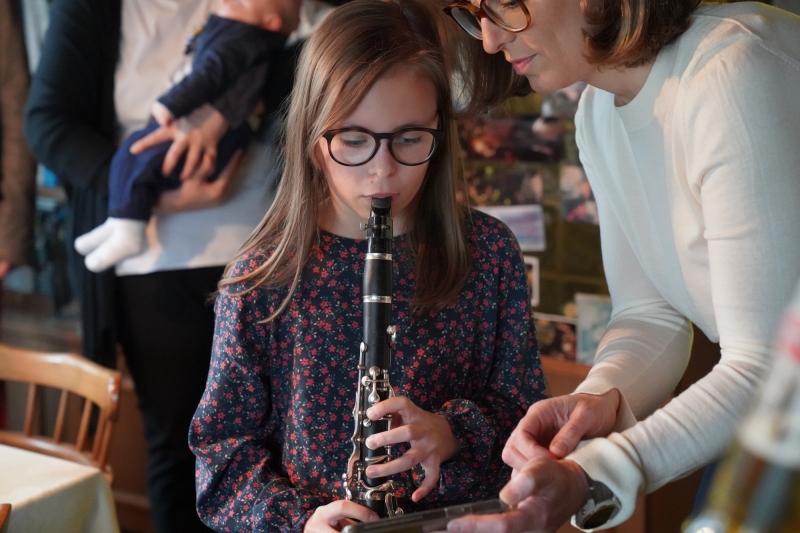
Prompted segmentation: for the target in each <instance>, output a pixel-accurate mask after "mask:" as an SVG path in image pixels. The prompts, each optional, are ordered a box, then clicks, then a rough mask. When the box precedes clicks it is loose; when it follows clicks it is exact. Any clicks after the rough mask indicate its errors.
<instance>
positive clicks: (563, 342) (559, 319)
mask: <svg viewBox="0 0 800 533" xmlns="http://www.w3.org/2000/svg"><path fill="white" fill-rule="evenodd" d="M533 325H534V327H535V328H536V338H537V340H538V341H539V355H542V356H546V357H555V358H556V359H563V360H565V361H575V356H576V345H575V340H576V339H575V328H576V325H575V319H573V318H569V317H566V316H561V315H549V314H545V313H533Z"/></svg>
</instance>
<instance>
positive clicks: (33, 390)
mask: <svg viewBox="0 0 800 533" xmlns="http://www.w3.org/2000/svg"><path fill="white" fill-rule="evenodd" d="M37 392H38V387H37V386H36V385H35V384H33V383H31V384H30V385H28V403H27V405H26V407H25V426H24V427H23V429H22V432H23V433H24V434H25V435H27V436H28V437H30V436H31V435H33V424H34V422H35V421H36V414H37V412H38V409H37V407H38V405H39V402H37V401H36V400H37V399H38V396H39V395H38V394H37Z"/></svg>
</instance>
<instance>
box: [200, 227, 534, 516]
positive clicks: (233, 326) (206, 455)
mask: <svg viewBox="0 0 800 533" xmlns="http://www.w3.org/2000/svg"><path fill="white" fill-rule="evenodd" d="M469 225H470V227H469V228H468V231H467V234H468V240H469V246H470V252H471V260H472V265H471V269H470V272H469V277H468V280H467V282H466V285H465V286H464V288H463V290H462V291H461V293H460V295H459V297H458V300H457V301H456V302H455V303H453V304H451V305H450V306H448V307H446V308H445V309H443V310H441V311H439V312H422V313H420V312H414V311H413V310H412V309H411V307H410V305H409V301H410V299H411V298H412V296H413V294H414V285H415V281H414V280H415V276H414V272H413V269H412V267H413V263H412V261H411V254H410V252H409V249H408V247H407V246H406V244H405V242H404V240H403V238H402V237H395V239H394V243H393V255H394V280H395V283H394V285H395V286H394V304H393V309H392V317H393V321H392V322H393V324H396V325H397V327H398V339H397V345H396V349H395V351H394V353H393V359H392V368H391V383H392V385H393V387H394V389H395V393H396V394H403V395H406V396H408V397H409V398H410V399H411V400H412V401H413V402H414V403H415V404H416V405H417V406H419V407H421V408H422V409H425V410H427V411H430V412H433V413H439V414H442V415H444V416H445V417H447V419H448V421H449V422H450V426H451V428H452V430H453V434H454V436H455V437H456V439H457V441H458V442H459V444H460V449H459V451H458V453H457V454H456V456H455V457H453V458H452V459H451V460H450V461H448V462H446V463H443V464H442V466H441V476H440V480H439V484H438V487H437V488H435V489H434V490H433V491H432V492H431V493H430V494H429V495H428V496H426V497H425V498H423V500H422V501H420V502H418V503H413V502H412V501H411V498H410V497H411V494H412V493H413V491H414V490H415V489H416V487H418V486H419V483H420V481H421V479H420V477H419V475H418V474H417V473H415V472H414V470H412V471H408V472H403V473H401V474H398V475H396V476H394V479H395V483H396V485H397V486H398V487H399V488H398V490H397V496H398V500H399V503H400V506H401V508H403V509H404V511H405V512H407V513H408V512H415V511H420V510H424V509H429V508H435V507H442V506H445V505H451V504H456V503H463V502H467V501H475V500H481V499H488V498H495V497H497V494H498V492H499V491H500V489H501V488H502V487H503V485H504V484H505V483H506V482H507V481H508V479H509V477H510V470H509V468H508V467H507V466H506V465H504V464H503V462H502V460H501V452H502V450H503V446H504V444H505V442H506V440H507V439H508V437H509V435H510V434H511V431H512V430H513V428H514V427H515V426H516V424H517V422H518V421H519V420H520V419H521V418H522V417H523V416H524V414H525V412H526V411H527V409H528V407H529V406H530V405H531V404H532V403H534V402H536V401H538V400H540V399H543V398H545V397H546V394H547V393H546V386H545V381H544V376H543V374H542V370H541V366H540V362H539V357H538V353H537V345H536V337H535V334H534V331H533V329H532V327H531V325H530V320H529V307H528V302H529V299H528V294H527V286H526V282H525V280H526V278H525V270H524V266H523V261H522V256H521V253H520V250H519V247H518V245H517V242H516V240H515V239H514V237H513V235H512V234H511V232H510V231H509V229H508V228H507V227H506V226H505V225H503V224H502V223H501V222H499V221H498V220H496V219H494V218H491V217H489V216H488V215H485V214H482V213H479V212H472V220H471V222H470V223H469ZM365 253H366V241H358V240H352V239H348V238H344V237H339V236H337V235H333V234H330V233H326V232H320V239H319V243H318V245H317V246H315V247H314V248H313V250H312V252H311V254H310V257H309V259H308V261H307V264H306V266H305V269H304V271H303V274H302V279H301V281H300V284H299V287H298V289H297V291H296V292H295V294H294V295H293V296H292V299H291V301H290V304H289V306H288V307H287V308H286V309H285V310H284V312H283V313H282V314H281V315H280V316H279V318H277V319H276V320H274V321H272V322H269V323H264V322H262V321H263V320H264V318H266V317H267V316H268V315H269V314H271V313H272V312H273V311H274V310H276V309H277V308H278V307H279V306H280V304H281V302H282V300H283V298H284V296H285V295H286V289H282V290H264V289H260V288H259V289H256V290H253V291H251V292H248V293H246V294H244V295H239V294H237V292H240V291H241V290H242V289H243V288H244V287H242V286H237V285H232V286H228V287H226V288H224V289H223V290H222V291H221V293H220V295H219V296H218V298H217V303H216V311H217V323H216V331H215V334H214V347H213V352H212V361H211V369H210V372H209V376H208V382H207V384H206V390H205V393H204V394H203V397H202V400H201V402H200V405H199V406H198V408H197V411H196V413H195V416H194V420H193V423H192V427H191V429H190V435H189V440H190V446H191V448H192V450H193V451H194V453H195V455H196V456H197V490H198V512H199V514H200V517H201V519H203V521H204V522H205V523H206V524H208V525H209V526H210V527H212V528H214V529H216V530H218V531H274V532H279V531H281V532H286V531H297V532H300V531H303V528H304V527H305V523H306V521H307V520H308V518H309V517H310V516H311V514H312V513H313V512H314V510H315V509H316V508H317V507H318V506H320V505H324V504H327V503H330V502H331V501H333V500H336V499H341V498H343V488H342V474H343V473H344V472H345V470H346V469H347V461H348V459H349V457H350V454H351V451H352V444H351V442H350V436H351V434H352V433H353V416H352V410H353V406H354V403H355V394H356V379H357V362H358V361H357V359H358V346H359V343H360V342H361V340H362V331H361V328H362V317H361V312H362V305H361V294H360V293H361V283H362V276H363V269H364V256H365ZM259 264H260V260H259V259H258V258H256V257H253V258H252V259H248V260H243V261H241V262H240V263H239V264H238V265H236V267H235V270H234V271H233V273H232V275H233V276H237V275H241V274H244V273H246V272H249V271H252V270H253V269H255V268H257V267H258V265H259ZM407 449H408V445H407V444H402V445H397V446H395V447H394V455H395V456H399V455H400V454H402V453H403V452H405V451H406V450H407Z"/></svg>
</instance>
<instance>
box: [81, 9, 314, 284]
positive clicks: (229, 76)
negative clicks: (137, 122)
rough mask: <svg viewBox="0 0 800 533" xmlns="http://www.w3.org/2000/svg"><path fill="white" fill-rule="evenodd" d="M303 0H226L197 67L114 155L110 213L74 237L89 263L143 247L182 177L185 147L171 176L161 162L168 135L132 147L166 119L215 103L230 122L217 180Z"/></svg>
mask: <svg viewBox="0 0 800 533" xmlns="http://www.w3.org/2000/svg"><path fill="white" fill-rule="evenodd" d="M299 4H300V0H222V4H221V6H220V7H219V8H218V9H217V10H215V11H214V13H213V14H212V15H210V16H209V18H208V20H207V21H206V24H205V26H204V27H203V29H202V30H201V31H200V33H199V34H197V35H196V36H195V37H194V38H193V40H192V41H191V42H190V44H189V47H188V48H187V53H189V52H190V51H193V52H194V57H193V59H192V71H191V73H190V74H188V75H187V76H186V77H185V78H183V79H182V80H181V81H180V82H179V83H177V84H176V85H174V86H173V87H172V88H170V90H169V91H167V92H166V93H165V94H163V95H162V96H161V97H160V98H159V99H158V100H157V101H156V102H154V103H153V106H152V108H151V114H152V116H153V119H154V122H151V123H150V124H149V125H148V126H147V127H145V128H144V129H142V130H139V131H137V132H134V133H133V134H132V135H131V136H130V137H128V138H127V139H126V140H125V141H124V143H123V144H122V146H120V148H119V149H118V150H117V152H116V153H115V155H114V158H113V159H112V161H111V172H110V176H109V202H108V219H107V220H106V221H105V222H104V223H103V224H102V225H100V226H98V227H97V228H95V229H94V230H92V231H90V232H89V233H87V234H85V235H81V236H80V237H78V238H77V239H75V249H76V250H77V251H78V252H79V253H81V254H82V255H85V256H86V259H85V264H86V268H88V269H89V270H91V271H93V272H100V271H102V270H105V269H107V268H110V267H112V266H114V265H115V264H117V263H118V262H119V261H121V260H122V259H125V258H126V257H131V256H134V255H138V254H139V253H141V251H142V249H143V247H144V240H145V228H146V226H147V221H148V219H149V218H150V215H151V211H152V209H153V206H154V205H155V204H156V202H157V201H158V198H159V195H160V194H161V193H162V192H163V191H165V190H169V189H176V188H178V187H180V185H181V177H180V176H181V170H182V169H183V164H184V161H185V155H184V156H183V157H182V158H181V161H180V162H179V164H178V165H176V168H175V169H174V170H173V171H172V172H171V173H170V175H169V176H164V175H163V174H162V172H161V167H162V164H163V161H164V157H165V156H166V154H167V151H168V150H169V147H170V145H171V142H164V143H161V144H158V145H156V146H154V147H152V148H149V149H147V150H145V151H143V152H142V153H140V154H138V155H133V154H131V153H130V148H131V146H132V145H133V143H135V142H136V141H138V140H139V139H142V138H143V137H145V136H147V135H148V134H150V133H151V132H153V131H155V130H157V129H158V128H159V127H161V126H169V125H171V124H172V123H173V122H174V121H175V120H177V119H179V118H181V117H185V116H187V115H189V114H190V113H192V112H193V111H195V110H197V109H198V108H200V107H202V106H203V105H205V104H210V105H211V106H212V107H213V108H214V109H216V110H217V111H219V113H220V114H221V115H222V116H223V117H224V118H225V120H226V122H227V123H228V126H229V129H228V130H227V131H226V132H225V134H224V135H223V136H222V138H221V139H220V141H219V143H218V145H217V157H216V163H215V167H214V171H213V173H212V174H211V176H209V178H208V180H209V181H213V180H215V179H216V178H217V177H218V176H219V174H220V172H221V171H222V169H224V168H225V165H226V164H227V163H228V162H229V161H230V159H231V158H232V156H233V154H234V153H235V152H236V151H237V150H239V149H241V148H244V147H245V146H247V144H248V142H249V141H250V137H251V136H252V130H251V128H250V125H249V124H248V122H247V118H248V117H249V116H250V114H251V113H252V112H253V110H254V109H255V107H256V105H257V104H258V102H259V99H260V96H261V94H262V92H263V89H264V85H265V83H266V80H267V72H268V69H269V66H270V63H271V58H272V55H273V53H274V52H276V51H278V50H280V49H281V48H283V45H284V43H285V41H286V37H287V36H288V34H289V33H291V32H292V31H293V30H294V29H295V28H296V27H297V24H298V21H299V10H300V5H299Z"/></svg>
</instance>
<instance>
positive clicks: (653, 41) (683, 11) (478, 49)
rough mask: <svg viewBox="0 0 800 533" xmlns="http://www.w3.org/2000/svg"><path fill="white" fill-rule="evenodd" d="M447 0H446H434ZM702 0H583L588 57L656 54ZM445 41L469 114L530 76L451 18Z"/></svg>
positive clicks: (622, 64)
mask: <svg viewBox="0 0 800 533" xmlns="http://www.w3.org/2000/svg"><path fill="white" fill-rule="evenodd" d="M433 1H434V2H437V3H439V4H440V5H449V4H450V2H449V1H447V0H433ZM700 2H701V0H581V10H582V11H583V14H584V17H585V19H586V28H585V29H584V36H585V39H586V51H585V57H586V59H587V60H588V61H589V63H591V64H592V65H595V66H598V67H603V68H628V67H635V66H638V65H641V64H643V63H646V62H647V61H650V60H651V59H653V58H654V57H655V56H656V55H657V54H658V52H659V51H660V50H661V49H662V48H663V47H664V46H666V45H668V44H670V43H671V42H673V41H674V40H675V39H677V38H678V37H679V36H680V35H681V34H682V33H683V32H684V31H686V29H687V28H688V27H689V24H690V17H691V15H692V13H693V12H694V10H695V9H696V8H697V6H698V5H700ZM449 22H450V24H449V27H447V28H446V29H445V31H446V33H448V34H449V35H448V39H447V40H446V42H447V43H448V44H449V45H450V52H451V55H452V57H453V58H454V62H455V70H456V72H457V74H458V77H459V78H460V79H461V82H462V83H461V86H462V99H461V102H462V104H463V105H462V109H461V111H462V112H463V113H465V114H473V113H479V112H482V111H485V110H486V109H488V108H490V107H493V106H495V105H497V104H499V103H502V102H503V101H505V100H506V99H507V98H509V97H510V96H518V95H521V94H524V93H525V92H526V90H527V91H528V92H529V91H530V89H529V88H528V87H527V85H528V84H527V80H525V78H523V77H521V76H517V75H516V74H514V73H513V70H512V69H511V66H510V65H509V64H508V62H506V61H505V59H504V58H503V56H502V54H493V55H489V54H486V53H485V52H484V51H483V49H482V45H481V42H480V41H478V40H476V39H474V38H472V37H469V36H468V35H467V34H466V33H465V32H464V31H461V30H458V32H456V29H457V25H456V24H455V23H454V22H453V21H452V20H451V21H449Z"/></svg>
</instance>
